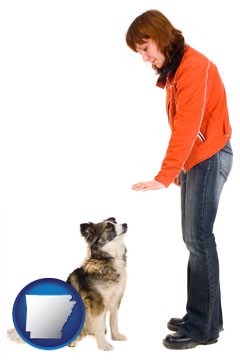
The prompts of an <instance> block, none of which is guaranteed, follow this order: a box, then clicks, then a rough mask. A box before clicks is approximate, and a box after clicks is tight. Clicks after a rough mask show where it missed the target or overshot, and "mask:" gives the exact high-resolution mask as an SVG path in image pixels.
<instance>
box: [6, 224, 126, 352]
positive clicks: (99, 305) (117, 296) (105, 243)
mask: <svg viewBox="0 0 240 360" xmlns="http://www.w3.org/2000/svg"><path fill="white" fill-rule="evenodd" d="M126 231H127V224H117V222H116V219H115V218H113V217H111V218H108V219H107V220H104V221H102V222H100V223H97V224H93V223H91V222H90V223H85V224H81V225H80V232H81V235H82V236H83V237H84V239H85V240H86V243H87V257H86V259H85V261H84V262H83V264H82V265H81V267H80V268H77V269H75V270H74V271H73V272H72V273H71V274H70V275H69V276H68V279H67V282H68V283H69V284H71V285H72V286H73V287H74V288H75V289H76V290H77V291H78V292H79V294H80V295H81V297H82V299H83V302H84V306H85V322H84V325H83V329H82V331H81V333H80V334H79V335H78V337H77V338H76V339H75V340H74V341H73V342H71V343H70V344H69V346H71V347H74V346H75V345H76V343H77V341H79V340H81V339H82V338H83V337H84V336H86V335H93V336H94V337H95V339H96V341H97V345H98V348H99V349H101V350H112V349H113V346H112V345H111V344H110V343H108V342H107V340H106V338H105V333H106V324H105V322H106V321H105V320H106V315H107V312H109V314H110V329H111V336H112V339H113V340H126V337H125V336H124V335H122V334H120V333H119V331H118V309H119V306H120V303H121V299H122V296H123V293H124V290H125V286H126V279H127V274H126V253H127V250H126V247H125V245H124V242H123V237H124V235H125V233H126ZM8 337H9V338H10V340H12V341H14V342H18V343H23V340H22V339H21V338H20V336H19V335H18V334H17V332H16V330H15V329H10V330H9V331H8Z"/></svg>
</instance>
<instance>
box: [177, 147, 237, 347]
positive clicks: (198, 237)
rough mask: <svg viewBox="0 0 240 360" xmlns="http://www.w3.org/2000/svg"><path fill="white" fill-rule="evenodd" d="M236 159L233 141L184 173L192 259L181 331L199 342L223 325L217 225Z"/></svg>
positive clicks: (184, 216)
mask: <svg viewBox="0 0 240 360" xmlns="http://www.w3.org/2000/svg"><path fill="white" fill-rule="evenodd" d="M232 159H233V154H232V149H231V145H230V142H229V143H228V144H227V145H226V146H225V147H224V148H223V149H222V150H220V151H219V152H218V153H217V154H215V155H214V156H212V157H210V158H209V159H207V160H205V161H202V162H201V163H199V164H197V165H196V166H194V167H193V168H192V169H190V170H189V171H188V172H187V173H184V172H182V173H181V207H182V232H183V239H184V242H185V244H186V247H187V249H188V251H189V260H188V278H187V280H188V282H187V306H186V310H187V313H186V315H185V320H186V322H185V323H184V324H183V325H182V326H181V327H180V332H181V333H182V334H184V335H186V336H189V337H190V338H192V339H193V340H195V341H197V342H199V343H205V342H207V341H209V340H212V339H215V338H217V337H218V336H219V330H220V329H221V328H222V326H223V319H222V308H221V296H220V283H219V263H218V254H217V248H216V242H215V237H214V234H213V225H214V221H215V218H216V214H217V209H218V204H219V198H220V195H221V192H222V189H223V185H224V183H225V181H226V180H227V177H228V175H229V173H230V170H231V167H232Z"/></svg>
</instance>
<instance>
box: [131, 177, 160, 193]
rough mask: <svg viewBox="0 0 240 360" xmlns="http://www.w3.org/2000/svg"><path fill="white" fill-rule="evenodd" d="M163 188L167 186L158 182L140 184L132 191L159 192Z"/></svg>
mask: <svg viewBox="0 0 240 360" xmlns="http://www.w3.org/2000/svg"><path fill="white" fill-rule="evenodd" d="M163 188H165V186H164V185H163V184H162V183H160V182H159V181H157V180H150V181H144V182H139V183H137V184H134V185H133V186H132V190H136V191H139V190H142V191H148V190H159V189H163Z"/></svg>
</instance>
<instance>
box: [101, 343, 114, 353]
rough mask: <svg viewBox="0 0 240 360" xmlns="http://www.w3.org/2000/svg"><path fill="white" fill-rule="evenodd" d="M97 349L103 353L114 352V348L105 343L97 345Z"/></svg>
mask: <svg viewBox="0 0 240 360" xmlns="http://www.w3.org/2000/svg"><path fill="white" fill-rule="evenodd" d="M98 348H99V349H100V350H104V351H111V350H114V347H113V346H112V345H111V344H109V343H108V342H107V341H106V342H104V343H98Z"/></svg>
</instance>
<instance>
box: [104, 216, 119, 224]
mask: <svg viewBox="0 0 240 360" xmlns="http://www.w3.org/2000/svg"><path fill="white" fill-rule="evenodd" d="M104 221H111V222H113V223H115V224H116V223H117V221H116V219H115V217H110V218H108V219H106V220H104Z"/></svg>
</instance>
